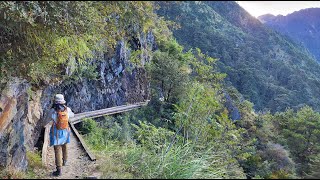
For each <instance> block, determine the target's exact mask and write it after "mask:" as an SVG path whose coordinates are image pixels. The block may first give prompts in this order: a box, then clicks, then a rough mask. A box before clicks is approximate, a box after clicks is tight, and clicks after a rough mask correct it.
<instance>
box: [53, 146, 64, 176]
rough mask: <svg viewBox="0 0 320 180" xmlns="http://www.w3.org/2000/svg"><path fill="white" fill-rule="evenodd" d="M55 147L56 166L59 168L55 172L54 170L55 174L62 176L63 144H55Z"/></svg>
mask: <svg viewBox="0 0 320 180" xmlns="http://www.w3.org/2000/svg"><path fill="white" fill-rule="evenodd" d="M53 148H54V156H55V160H56V167H57V170H56V171H55V172H53V175H54V176H61V174H62V173H61V166H62V152H61V150H62V149H61V146H60V145H58V146H53Z"/></svg>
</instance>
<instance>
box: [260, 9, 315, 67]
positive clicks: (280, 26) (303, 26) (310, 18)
mask: <svg viewBox="0 0 320 180" xmlns="http://www.w3.org/2000/svg"><path fill="white" fill-rule="evenodd" d="M319 16H320V8H308V9H302V10H300V11H295V12H293V13H291V14H288V15H286V16H281V15H278V16H273V17H271V16H269V17H270V18H267V16H265V15H262V16H259V17H258V19H259V20H260V21H261V22H263V23H264V24H265V25H267V26H268V27H270V28H272V29H274V30H276V31H278V32H280V33H282V34H284V35H288V36H289V37H291V38H292V39H294V40H296V42H297V43H301V44H302V45H304V46H305V47H306V48H307V49H308V50H309V51H310V52H311V53H312V54H313V55H314V56H315V58H316V59H317V60H318V62H319V61H320V41H319V40H320V34H319V31H320V19H319Z"/></svg>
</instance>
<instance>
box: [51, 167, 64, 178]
mask: <svg viewBox="0 0 320 180" xmlns="http://www.w3.org/2000/svg"><path fill="white" fill-rule="evenodd" d="M52 175H54V176H61V175H62V173H61V167H57V170H56V171H55V172H53V173H52Z"/></svg>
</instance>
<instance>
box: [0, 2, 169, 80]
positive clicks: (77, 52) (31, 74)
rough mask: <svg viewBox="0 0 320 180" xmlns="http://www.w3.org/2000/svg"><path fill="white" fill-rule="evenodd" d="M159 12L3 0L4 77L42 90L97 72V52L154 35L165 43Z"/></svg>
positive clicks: (128, 5)
mask: <svg viewBox="0 0 320 180" xmlns="http://www.w3.org/2000/svg"><path fill="white" fill-rule="evenodd" d="M153 9H154V5H153V3H151V2H131V1H126V2H125V1H122V2H110V1H79V2H73V1H63V2H62V1H41V2H40V1H30V2H29V1H3V2H1V3H0V12H1V13H0V23H1V27H0V31H1V37H2V40H1V46H0V48H1V53H0V59H1V60H0V68H1V71H0V77H1V78H4V77H9V76H19V77H22V78H25V79H27V80H30V81H32V82H34V83H37V84H40V85H41V84H43V83H45V84H48V83H51V82H56V81H59V80H63V79H65V78H67V77H69V76H70V74H72V73H74V76H76V77H79V76H81V75H83V73H85V72H86V71H87V70H88V69H92V68H91V67H90V66H91V65H92V63H90V62H91V61H92V59H93V58H94V55H95V54H94V53H93V52H94V51H103V52H110V51H112V50H113V49H114V47H115V45H116V43H117V41H119V40H121V39H124V38H125V40H126V41H129V40H130V37H137V36H139V35H140V34H141V33H147V32H148V31H149V30H154V34H155V35H156V36H158V37H159V40H160V39H161V37H162V36H163V35H165V34H166V29H165V28H158V29H157V28H156V27H161V25H162V24H164V23H165V22H164V21H163V20H162V19H160V18H158V17H157V16H156V14H154V13H153ZM87 66H89V67H87ZM67 67H68V68H69V70H66V69H67ZM89 77H92V75H90V74H89ZM93 77H94V75H93Z"/></svg>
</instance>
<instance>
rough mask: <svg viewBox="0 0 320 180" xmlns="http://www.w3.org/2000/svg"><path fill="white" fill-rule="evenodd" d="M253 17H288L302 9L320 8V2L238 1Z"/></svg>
mask: <svg viewBox="0 0 320 180" xmlns="http://www.w3.org/2000/svg"><path fill="white" fill-rule="evenodd" d="M236 2H237V3H238V4H239V5H240V6H241V7H242V8H244V9H245V10H246V11H247V12H249V13H250V14H251V15H252V16H254V17H258V16H260V15H263V14H273V15H275V16H276V15H279V14H281V15H284V16H285V15H287V14H290V13H293V12H294V11H299V10H301V9H306V8H312V7H320V1H236Z"/></svg>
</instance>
